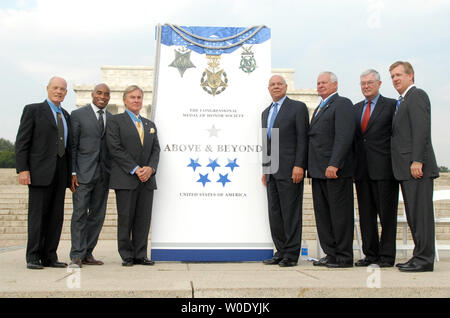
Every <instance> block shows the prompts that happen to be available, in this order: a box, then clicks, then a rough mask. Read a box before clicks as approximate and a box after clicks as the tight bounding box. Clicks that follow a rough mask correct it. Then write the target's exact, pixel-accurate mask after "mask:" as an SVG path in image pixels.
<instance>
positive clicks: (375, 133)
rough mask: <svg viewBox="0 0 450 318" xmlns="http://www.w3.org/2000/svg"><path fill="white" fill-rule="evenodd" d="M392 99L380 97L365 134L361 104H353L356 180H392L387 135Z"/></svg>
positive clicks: (362, 103)
mask: <svg viewBox="0 0 450 318" xmlns="http://www.w3.org/2000/svg"><path fill="white" fill-rule="evenodd" d="M396 103H397V101H396V100H395V99H391V98H386V97H384V96H381V95H380V97H379V98H378V101H377V104H376V105H375V109H374V110H373V112H372V115H371V116H370V119H369V123H368V124H367V128H366V131H365V132H364V133H363V132H362V129H361V118H362V113H363V109H364V101H361V102H359V103H357V104H355V125H356V130H355V150H356V163H355V165H356V168H355V179H356V180H365V179H370V180H392V179H394V175H393V173H392V162H391V134H392V118H393V117H394V113H395V105H396Z"/></svg>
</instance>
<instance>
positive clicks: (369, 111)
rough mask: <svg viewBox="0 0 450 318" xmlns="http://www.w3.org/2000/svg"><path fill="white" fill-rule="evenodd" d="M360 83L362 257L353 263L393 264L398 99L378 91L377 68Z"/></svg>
mask: <svg viewBox="0 0 450 318" xmlns="http://www.w3.org/2000/svg"><path fill="white" fill-rule="evenodd" d="M360 85H361V92H362V93H363V95H364V100H362V101H361V102H359V103H357V104H355V123H356V133H355V144H356V169H355V185H356V193H357V196H358V210H359V225H360V228H361V236H362V249H363V253H364V255H365V258H364V259H360V260H358V261H357V262H356V263H355V266H369V265H370V264H377V265H378V266H380V267H392V266H394V263H395V251H396V247H395V241H396V233H397V207H398V182H397V181H396V180H395V178H394V174H393V172H392V163H391V133H392V118H393V116H394V112H395V104H396V103H397V101H396V100H395V99H390V98H386V97H384V96H382V95H380V87H381V81H380V74H379V73H378V72H377V71H376V70H373V69H370V70H367V71H365V72H363V73H362V74H361V76H360ZM377 216H379V218H380V223H381V229H382V231H381V236H379V235H378V222H377Z"/></svg>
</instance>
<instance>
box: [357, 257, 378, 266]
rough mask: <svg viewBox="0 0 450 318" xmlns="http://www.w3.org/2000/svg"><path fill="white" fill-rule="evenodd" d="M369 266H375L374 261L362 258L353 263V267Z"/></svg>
mask: <svg viewBox="0 0 450 318" xmlns="http://www.w3.org/2000/svg"><path fill="white" fill-rule="evenodd" d="M370 264H376V262H375V261H371V260H369V259H367V258H363V259H360V260H359V261H357V262H356V263H355V266H357V267H367V266H369V265H370Z"/></svg>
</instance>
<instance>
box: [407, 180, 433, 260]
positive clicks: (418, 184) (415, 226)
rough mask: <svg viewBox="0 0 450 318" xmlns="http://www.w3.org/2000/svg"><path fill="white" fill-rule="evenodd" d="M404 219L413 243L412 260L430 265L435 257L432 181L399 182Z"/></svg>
mask: <svg viewBox="0 0 450 318" xmlns="http://www.w3.org/2000/svg"><path fill="white" fill-rule="evenodd" d="M400 185H401V188H402V194H403V201H404V203H405V211H406V218H407V220H408V225H409V228H410V229H411V234H412V238H413V241H414V251H413V257H412V258H413V260H414V261H415V262H417V263H419V264H432V263H434V257H435V226H434V208H433V179H431V178H422V179H411V180H407V181H401V182H400Z"/></svg>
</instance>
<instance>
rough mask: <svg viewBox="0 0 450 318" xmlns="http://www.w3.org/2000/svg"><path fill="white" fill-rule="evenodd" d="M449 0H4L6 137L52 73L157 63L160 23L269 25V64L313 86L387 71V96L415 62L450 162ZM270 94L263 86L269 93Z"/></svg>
mask: <svg viewBox="0 0 450 318" xmlns="http://www.w3.org/2000/svg"><path fill="white" fill-rule="evenodd" d="M449 21H450V1H448V0H429V1H422V0H409V1H405V0H399V1H388V0H370V1H369V0H366V1H361V0H360V1H356V0H354V1H350V0H347V1H346V0H343V1H326V0H325V1H299V0H284V1H283V0H278V1H269V0H257V1H256V0H226V1H214V0H212V1H206V0H195V1H187V0H178V1H170V0H165V1H143V0H128V1H122V0H121V1H116V0H106V1H103V0H98V1H96V0H76V1H75V0H64V1H60V0H6V1H5V0H2V1H1V2H0V43H2V45H1V46H2V49H1V50H0V70H1V76H0V90H1V96H2V99H3V100H2V103H0V107H1V112H2V117H1V125H0V137H2V138H6V139H9V140H12V141H13V140H14V139H15V135H16V133H17V128H18V123H19V119H20V115H21V112H22V108H23V106H24V105H26V104H28V103H32V102H38V101H42V100H44V98H45V97H46V93H45V86H46V84H47V81H48V79H49V78H50V77H51V76H53V75H59V76H62V77H64V78H66V79H67V80H68V82H69V94H68V95H67V97H66V101H65V102H64V107H65V108H66V109H68V110H69V111H71V110H73V109H74V104H75V94H74V93H73V91H72V90H71V86H72V84H74V83H77V84H83V83H85V84H94V83H96V82H98V81H99V80H100V77H101V74H100V67H101V66H102V65H150V66H153V64H154V53H155V40H154V29H155V25H156V24H158V23H166V22H170V23H174V24H178V25H188V26H194V25H195V26H241V27H247V26H252V25H262V24H264V25H266V26H268V27H270V28H271V30H272V67H274V68H293V69H294V70H295V73H296V77H295V86H296V88H315V86H316V84H315V83H316V79H317V75H318V73H319V72H321V71H323V70H331V71H333V72H335V73H336V74H337V76H338V78H339V93H340V94H341V95H344V96H347V97H349V98H350V99H351V100H352V101H353V102H355V103H356V102H357V101H359V100H361V99H362V95H361V92H360V88H359V85H358V83H359V75H360V73H361V72H362V71H364V70H366V69H368V68H375V69H377V70H378V71H379V72H380V73H381V76H382V81H383V85H382V88H381V92H382V94H384V95H385V96H389V97H394V98H396V97H397V93H396V92H395V90H394V89H393V87H392V83H391V81H390V78H389V72H388V68H389V65H390V64H391V63H392V62H394V61H396V60H407V61H410V62H411V63H412V64H413V66H414V68H415V71H416V85H417V86H418V87H421V88H423V89H424V90H425V91H426V92H427V93H428V94H429V96H430V99H431V102H432V137H433V144H434V148H435V151H436V155H437V160H438V163H439V164H440V165H446V166H450V146H449V145H450V143H449V142H448V138H449V132H450V128H449V127H450V125H449V124H448V122H449V121H450V107H448V105H449V104H450V94H449V93H448V92H449V91H450V76H449V74H450V62H449V58H448V57H449V56H450V36H449V35H450V22H449ZM264 93H266V92H264Z"/></svg>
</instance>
